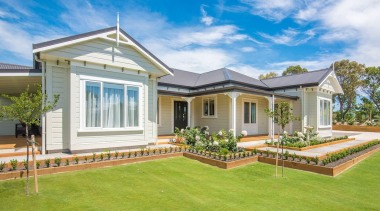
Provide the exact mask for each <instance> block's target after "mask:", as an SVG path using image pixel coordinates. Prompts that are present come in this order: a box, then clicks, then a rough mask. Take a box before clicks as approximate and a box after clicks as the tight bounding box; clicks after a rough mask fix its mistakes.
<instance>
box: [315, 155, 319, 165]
mask: <svg viewBox="0 0 380 211" xmlns="http://www.w3.org/2000/svg"><path fill="white" fill-rule="evenodd" d="M314 162H315V165H318V163H319V157H318V156H315V158H314Z"/></svg>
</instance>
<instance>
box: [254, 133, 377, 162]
mask: <svg viewBox="0 0 380 211" xmlns="http://www.w3.org/2000/svg"><path fill="white" fill-rule="evenodd" d="M344 135H347V136H349V137H350V138H355V140H353V141H347V142H344V143H339V144H333V145H329V146H324V147H318V148H314V149H309V150H305V151H296V150H289V149H288V152H289V153H290V154H293V153H296V154H297V155H301V156H310V157H315V156H322V155H326V154H327V153H331V152H334V151H337V150H341V149H344V148H347V147H353V146H356V145H360V144H362V143H365V142H368V141H371V140H374V139H380V133H373V132H357V131H337V130H334V131H333V137H336V136H344ZM259 149H260V150H269V151H272V152H275V151H276V148H273V147H261V148H259ZM284 150H285V149H284ZM280 151H281V149H280Z"/></svg>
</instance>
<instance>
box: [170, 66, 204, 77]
mask: <svg viewBox="0 0 380 211" xmlns="http://www.w3.org/2000/svg"><path fill="white" fill-rule="evenodd" d="M170 69H173V70H179V71H183V72H188V73H193V74H196V75H200V74H202V73H196V72H192V71H189V70H182V69H178V68H174V67H171V68H170Z"/></svg>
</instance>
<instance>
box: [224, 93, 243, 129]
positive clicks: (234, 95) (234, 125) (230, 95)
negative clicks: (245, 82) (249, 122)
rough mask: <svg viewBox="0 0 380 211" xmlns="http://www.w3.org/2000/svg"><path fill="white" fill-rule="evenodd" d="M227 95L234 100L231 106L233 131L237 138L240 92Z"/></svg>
mask: <svg viewBox="0 0 380 211" xmlns="http://www.w3.org/2000/svg"><path fill="white" fill-rule="evenodd" d="M227 95H228V96H229V97H230V98H231V100H232V106H231V119H232V130H233V133H234V136H236V98H237V97H238V96H239V95H240V93H238V92H229V93H227Z"/></svg>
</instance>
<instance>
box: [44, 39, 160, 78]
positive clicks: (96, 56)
mask: <svg viewBox="0 0 380 211" xmlns="http://www.w3.org/2000/svg"><path fill="white" fill-rule="evenodd" d="M114 45H115V42H112V41H107V40H103V39H95V40H90V41H86V42H82V43H79V44H76V45H71V46H65V47H62V48H57V49H54V50H51V51H47V52H46V53H45V54H48V55H49V56H48V58H56V57H59V58H65V59H70V60H76V61H86V62H93V63H99V64H105V65H111V66H120V67H125V68H126V69H133V70H141V71H149V73H152V74H156V73H157V74H158V73H161V72H162V71H161V70H159V69H158V68H157V67H156V66H155V65H154V64H153V63H152V62H150V61H149V60H148V59H147V58H145V57H144V56H142V55H141V54H140V53H139V52H137V51H136V50H135V49H134V48H133V47H131V46H125V45H120V46H119V47H114Z"/></svg>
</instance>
